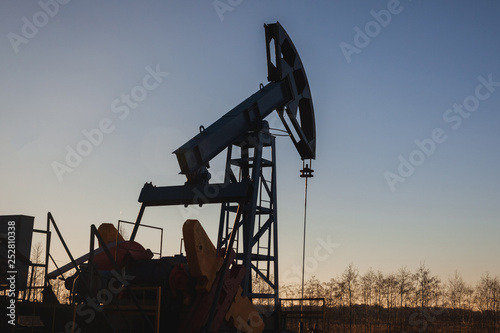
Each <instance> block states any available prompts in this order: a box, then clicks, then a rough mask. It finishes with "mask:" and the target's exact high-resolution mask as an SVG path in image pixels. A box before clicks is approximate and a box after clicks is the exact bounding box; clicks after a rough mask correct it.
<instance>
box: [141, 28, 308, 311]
mask: <svg viewBox="0 0 500 333" xmlns="http://www.w3.org/2000/svg"><path fill="white" fill-rule="evenodd" d="M264 28H265V36H266V54H267V71H268V72H267V73H268V74H267V79H268V81H269V83H268V84H267V85H265V86H263V85H261V87H260V89H259V91H257V92H256V93H254V94H253V95H251V96H250V97H248V98H247V99H246V100H244V101H243V102H241V103H240V104H239V105H237V106H236V107H234V108H233V109H232V110H230V111H229V112H227V113H226V114H225V115H224V116H222V117H221V118H220V119H219V120H217V121H216V122H215V123H213V124H212V125H210V126H209V127H207V128H206V129H204V128H200V133H199V134H198V135H196V136H195V137H194V138H192V139H191V140H189V141H188V142H186V143H185V144H184V145H182V146H181V147H180V148H178V149H177V150H176V151H175V152H174V153H175V154H176V156H177V160H178V162H179V166H180V169H181V173H182V174H184V175H185V176H186V178H187V181H186V183H185V185H182V186H167V187H156V186H153V185H152V184H151V183H147V184H145V186H144V187H143V189H142V191H141V194H140V197H139V202H141V203H142V206H141V209H140V212H139V215H138V218H137V220H136V225H135V228H134V231H133V233H132V236H131V239H132V240H133V239H134V237H135V235H136V232H137V230H138V227H139V224H140V222H141V218H142V215H143V213H144V210H145V208H146V207H150V206H163V205H179V204H181V205H190V204H198V205H203V204H211V203H220V204H221V211H220V221H219V231H218V237H217V247H216V248H217V253H220V251H221V249H223V248H233V245H234V241H235V240H236V239H238V240H239V241H240V242H241V241H242V243H243V244H242V246H240V247H239V249H241V251H240V252H238V253H236V258H235V259H236V262H238V263H241V264H242V265H243V267H244V268H245V274H244V278H243V281H242V284H241V285H242V288H243V295H244V296H248V297H249V298H251V299H258V298H264V299H266V298H271V299H273V300H274V304H275V306H278V303H279V298H278V291H279V290H278V224H277V200H276V195H277V186H276V165H275V159H276V143H275V137H274V136H273V135H272V134H271V133H270V129H269V125H268V123H267V122H266V120H265V118H266V117H267V116H269V115H270V114H271V113H272V112H273V111H275V110H276V111H277V113H278V115H279V117H280V119H281V120H282V122H283V125H284V127H285V129H286V131H287V133H288V135H289V137H290V138H291V140H292V142H293V144H294V145H295V147H296V149H297V151H298V153H299V155H300V157H301V159H302V160H303V161H306V160H309V163H308V164H306V163H303V166H304V168H303V169H302V170H301V173H302V176H303V177H311V176H312V171H313V170H312V169H311V168H310V163H311V162H310V161H311V160H312V159H315V156H316V129H315V119H314V109H313V103H312V97H311V91H310V88H309V84H308V80H307V76H306V73H305V70H304V66H303V64H302V62H301V60H300V57H299V54H298V53H297V50H296V49H295V46H294V44H293V43H292V41H291V39H290V37H289V36H288V34H287V33H286V31H285V30H284V29H283V27H282V26H281V25H280V23H279V22H277V23H274V24H266V25H264ZM225 149H227V158H226V169H225V179H224V182H223V183H214V184H211V183H209V180H210V173H209V172H208V170H207V168H208V167H209V162H210V160H211V159H213V158H214V157H215V156H217V155H218V154H219V153H221V152H222V151H223V150H225ZM238 149H239V150H240V154H239V156H237V154H236V150H238ZM266 150H267V151H268V154H267V155H266V152H265V151H266ZM267 156H269V157H270V158H266V157H267ZM235 169H236V171H237V172H235ZM266 170H268V171H267V172H266ZM240 229H242V233H241V236H240V233H238V232H239V230H240ZM240 237H241V238H240ZM187 242H188V241H187V240H186V243H187ZM262 243H263V244H265V245H264V246H261V244H262ZM235 250H237V251H238V246H237V247H236V249H235ZM186 251H187V250H186ZM188 259H189V255H188ZM221 271H222V272H224V271H223V270H221ZM252 275H256V276H258V277H259V278H261V279H262V280H263V281H264V282H265V283H266V284H267V286H268V287H269V288H266V290H269V291H268V292H266V293H257V292H254V291H253V289H252Z"/></svg>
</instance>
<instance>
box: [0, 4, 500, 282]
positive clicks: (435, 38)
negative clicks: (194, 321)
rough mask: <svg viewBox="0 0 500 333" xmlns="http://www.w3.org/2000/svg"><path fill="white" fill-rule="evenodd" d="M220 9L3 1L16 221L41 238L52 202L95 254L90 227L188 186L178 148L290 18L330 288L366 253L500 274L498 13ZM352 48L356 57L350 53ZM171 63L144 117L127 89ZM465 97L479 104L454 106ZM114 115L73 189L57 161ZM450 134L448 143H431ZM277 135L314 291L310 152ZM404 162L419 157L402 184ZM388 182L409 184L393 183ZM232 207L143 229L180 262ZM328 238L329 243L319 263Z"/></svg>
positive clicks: (483, 9)
mask: <svg viewBox="0 0 500 333" xmlns="http://www.w3.org/2000/svg"><path fill="white" fill-rule="evenodd" d="M221 2H222V3H225V4H227V5H228V6H230V8H231V9H232V10H228V11H225V12H223V13H218V12H217V10H216V8H215V7H214V2H212V1H143V2H138V1H108V2H106V3H102V2H100V1H85V2H77V1H70V2H69V3H65V2H64V1H62V0H61V1H60V2H58V3H57V4H58V5H57V9H56V6H54V3H55V2H54V1H41V2H40V3H42V4H50V5H47V6H45V5H43V6H42V5H40V3H37V2H28V1H16V2H14V1H9V2H2V3H1V4H0V30H1V33H2V38H1V39H0V54H1V55H2V61H1V62H0V73H1V79H0V95H1V100H2V103H1V105H0V117H1V118H0V151H1V153H2V154H1V155H2V158H1V159H0V171H1V177H0V187H1V188H2V191H1V193H0V202H1V203H2V204H1V206H0V207H1V209H0V210H1V213H2V214H25V215H32V216H35V218H36V219H35V223H36V226H37V227H38V228H43V227H44V224H45V216H46V213H47V211H51V212H52V213H53V214H54V216H55V218H56V220H57V222H58V223H59V225H60V228H61V231H62V232H63V234H64V236H65V237H66V238H67V241H68V243H69V244H70V248H71V250H72V251H73V252H74V254H75V255H80V254H83V253H85V252H87V251H88V240H89V234H90V232H89V231H90V228H89V226H90V224H99V223H102V222H113V223H116V221H117V220H118V219H122V220H128V221H134V220H135V218H136V216H137V213H138V211H139V203H138V202H137V198H138V196H139V193H140V190H141V188H142V186H143V184H144V183H145V182H149V181H152V182H153V183H154V184H157V185H176V184H182V183H183V182H184V178H183V177H182V176H180V175H178V172H179V167H178V165H177V162H176V159H175V156H174V155H172V154H171V152H172V151H174V150H175V149H176V148H178V147H179V146H181V145H182V144H183V143H184V142H185V141H187V140H189V138H191V137H192V136H194V135H195V134H196V133H197V131H198V128H199V126H200V125H205V126H208V125H210V124H211V123H212V122H214V121H215V120H217V119H218V118H219V117H220V116H222V115H223V114H224V113H226V112H227V111H229V110H230V109H231V108H232V107H234V106H235V105H237V104H238V103H239V102H241V101H242V100H243V99H245V98H246V97H248V96H249V95H251V94H252V93H254V92H255V91H257V89H258V86H259V84H260V83H264V84H265V83H266V81H267V80H266V75H267V72H266V59H265V42H264V29H263V24H264V23H273V22H276V21H280V23H281V24H282V25H283V26H284V28H285V29H286V30H287V32H288V34H289V35H290V36H291V38H292V40H293V41H294V43H295V46H296V48H297V50H298V52H299V54H300V56H301V59H302V62H303V63H304V66H305V69H306V72H307V75H308V79H309V84H310V86H311V91H312V95H313V102H314V106H315V112H316V122H317V123H316V126H317V160H316V161H315V162H314V165H313V168H314V169H315V177H314V178H312V179H311V180H310V183H309V202H308V231H307V251H308V252H307V255H306V256H307V258H308V263H309V265H310V266H309V269H308V270H307V276H309V277H310V276H312V275H316V276H317V277H318V278H320V279H321V280H328V279H329V278H330V277H333V276H336V275H338V274H339V273H340V272H341V271H342V270H343V269H344V268H345V267H346V266H347V265H348V264H349V263H351V262H352V263H354V264H355V265H356V266H357V267H358V268H359V269H360V271H361V272H364V271H366V270H367V269H368V268H369V267H373V268H374V269H380V270H382V271H384V272H387V273H388V272H391V271H396V270H397V269H398V268H400V267H402V266H407V267H408V268H410V269H414V268H416V267H418V265H419V264H420V263H421V262H425V264H426V265H427V266H428V267H430V268H431V270H432V271H433V273H434V274H437V275H440V276H441V278H442V279H443V280H445V279H447V277H448V276H451V275H452V274H453V273H454V271H455V270H458V271H459V272H460V273H462V275H463V276H464V278H466V280H468V281H470V282H475V281H477V280H478V278H479V276H480V275H481V274H482V273H483V272H485V271H489V272H490V273H492V274H495V275H498V274H500V267H499V265H498V261H497V258H498V255H499V254H500V246H499V245H498V236H499V235H500V226H499V223H498V222H499V217H500V208H499V205H498V199H499V198H500V177H498V174H497V171H498V170H499V166H500V158H499V155H498V146H499V144H500V136H499V134H498V124H499V120H500V115H499V110H498V106H499V104H500V87H499V86H498V85H499V83H497V82H500V63H499V62H498V59H499V58H500V49H499V44H498V36H499V34H500V23H499V22H498V17H499V15H500V5H499V4H497V3H496V2H494V1H474V2H472V1H432V2H431V1H421V0H414V1H408V0H401V1H400V2H397V1H393V0H391V1H385V0H384V1H370V2H368V1H365V2H361V1H349V2H347V1H314V2H306V1H284V0H283V1H248V0H243V1H233V2H230V3H232V4H233V5H229V2H227V1H224V0H221ZM42 7H45V8H48V9H47V10H48V11H49V12H50V13H49V14H51V15H48V14H43V8H42ZM226 8H229V7H226ZM372 11H374V12H375V13H376V14H375V16H378V17H379V19H380V20H382V21H381V22H382V23H383V24H381V23H379V22H377V21H376V19H375V16H374V14H373V13H372ZM381 11H383V12H381ZM391 11H392V12H391ZM40 12H42V14H40ZM384 13H386V14H387V13H390V19H388V17H387V15H386V16H384ZM219 14H220V15H219ZM381 17H382V18H381ZM26 22H28V23H26ZM370 22H372V23H370ZM35 23H36V24H37V25H38V26H37V25H35ZM30 24H31V25H33V26H34V27H35V30H36V31H34V30H33V29H31V30H30V27H29V26H28V25H30ZM383 25H385V26H383ZM367 27H368V31H367V30H366V28H367ZM377 27H378V28H377ZM358 28H359V30H358ZM370 29H372V30H370ZM357 31H362V34H364V35H365V37H363V36H361V35H358V36H357V34H358V32H357ZM360 38H361V39H360ZM363 38H364V39H363ZM367 39H369V43H368V42H367ZM362 40H364V42H363V43H364V44H367V45H364V44H363V43H361V44H360V41H362ZM356 42H358V44H356ZM346 44H349V45H350V46H351V47H352V48H354V47H356V48H357V51H356V52H355V53H352V54H350V56H348V57H346V56H345V54H344V52H343V48H342V47H341V46H342V45H344V47H345V45H346ZM352 48H351V50H352ZM155 70H156V71H157V72H160V73H162V74H161V75H160V77H159V78H158V81H154V80H150V81H148V84H149V85H150V86H152V85H153V84H154V83H158V84H155V85H154V86H155V87H154V89H151V90H148V91H147V96H142V97H143V98H142V97H141V101H140V102H138V103H137V105H134V106H133V107H132V106H127V104H126V102H124V101H123V100H121V98H122V96H123V95H124V94H125V95H127V94H128V95H130V94H131V92H133V89H134V88H136V87H137V86H142V85H143V84H144V82H143V79H144V78H145V76H146V75H148V73H150V71H155ZM166 73H168V74H166ZM479 77H481V78H482V79H478V78H479ZM487 81H490V84H489V85H488V86H485V85H484V82H487ZM478 86H481V87H479V88H478ZM478 89H479V90H478ZM488 89H491V90H488ZM136 90H137V89H136ZM137 91H138V90H137ZM137 91H136V92H137ZM477 91H479V96H482V97H481V98H482V99H479V98H478V97H475V96H476V94H477ZM486 95H487V96H486ZM117 100H118V101H117ZM115 101H117V102H115ZM114 102H115V109H114V108H113V107H112V105H113V103H114ZM464 103H466V104H467V103H469V104H468V106H467V107H468V108H469V109H471V110H472V109H473V110H474V111H470V112H469V111H467V110H465V111H462V112H463V113H462V114H465V115H466V116H462V115H460V113H458V112H455V111H453V108H454V105H455V104H464ZM474 103H476V104H474ZM116 107H122V109H121V111H119V110H117V109H116ZM123 107H125V109H128V112H126V111H125V109H123ZM448 110H451V111H448ZM115 111H116V112H115ZM450 117H454V118H450ZM457 117H460V120H457ZM106 119H107V120H106ZM103 121H104V124H105V126H104V128H106V129H107V130H108V132H109V133H105V134H103V136H102V139H99V140H98V142H99V144H97V145H92V146H91V147H90V151H89V153H88V155H87V156H84V157H82V160H81V161H80V162H79V163H76V162H75V165H76V164H77V165H76V166H75V167H71V170H72V171H71V172H65V173H64V174H62V176H61V177H60V178H61V179H59V178H58V176H57V175H56V172H54V167H53V165H54V162H57V163H61V164H64V163H65V158H66V155H67V147H70V149H77V147H78V145H79V144H80V143H81V142H82V140H85V139H86V137H85V135H84V134H83V131H88V132H92V130H93V129H96V128H99V126H100V124H102V122H103ZM269 121H270V122H271V124H272V125H273V126H279V122H278V120H277V117H276V116H275V115H272V116H270V119H269ZM459 121H460V126H458V125H457V124H458V122H459ZM453 126H455V127H457V128H456V129H454V128H453ZM436 129H437V130H438V131H440V133H441V135H440V136H438V137H439V138H441V142H436V141H434V143H433V144H429V140H432V137H433V135H432V133H433V131H435V130H436ZM443 137H446V139H445V140H444V141H443ZM96 140H97V139H96ZM415 140H418V141H419V142H427V144H428V146H427V147H428V151H427V153H428V154H425V151H423V150H422V149H421V148H419V147H418V146H417V144H416V143H415ZM277 141H278V161H277V163H278V181H279V183H278V191H279V192H278V200H279V206H278V209H279V228H280V265H281V267H280V272H281V276H282V278H283V277H287V280H285V281H284V282H297V281H298V278H297V276H296V274H295V273H293V272H294V271H295V269H294V267H297V266H300V265H301V259H302V256H301V244H302V222H303V221H302V214H303V191H304V183H303V179H300V178H299V177H298V174H299V169H300V168H301V161H300V158H299V156H298V154H297V153H296V151H295V148H294V147H293V145H292V143H291V142H290V140H289V139H288V138H286V137H279V138H278V140H277ZM431 147H433V148H432V149H431ZM84 148H85V147H84ZM84 148H82V149H84ZM87 148H88V147H87ZM222 155H224V154H222ZM224 156H225V155H224ZM224 156H222V157H219V158H217V159H216V160H215V161H214V163H213V164H212V168H211V172H212V174H217V172H220V171H221V170H222V163H223V159H224ZM400 156H401V158H402V159H403V160H405V161H407V162H405V163H411V162H410V160H412V161H413V162H415V164H418V165H415V166H413V169H414V170H413V171H412V172H408V173H407V174H405V175H401V174H400V173H398V168H400V169H401V168H403V169H401V170H403V171H404V167H400V164H401V163H403V162H401V159H400ZM388 172H390V173H392V175H393V176H396V177H400V178H397V179H399V180H404V182H401V181H395V182H393V183H392V186H391V185H390V183H389V182H388V181H387V174H388ZM403 173H404V172H403ZM410 173H411V175H409V174H410ZM391 179H393V180H394V179H396V178H391ZM217 213H218V208H217V207H204V208H203V210H198V209H192V210H182V209H179V208H178V207H170V208H154V209H151V211H147V213H146V215H145V219H144V222H145V223H149V224H154V225H159V226H162V227H163V228H164V229H165V239H164V248H163V253H164V254H174V253H177V252H178V249H179V242H180V238H181V226H182V223H183V222H184V220H185V219H186V217H190V218H198V219H199V220H200V221H201V222H202V224H203V225H204V226H205V228H206V229H207V231H208V232H209V234H210V235H211V236H212V237H213V238H215V233H216V229H217V225H218V216H217ZM139 236H141V235H139ZM147 238H148V237H144V236H143V240H144V242H146V243H147V242H148V241H149V240H148V239H147ZM139 240H141V238H140V237H139ZM325 242H326V243H328V242H330V245H331V246H330V248H329V249H330V250H331V251H330V252H328V251H326V250H325V251H323V250H321V251H322V252H318V251H319V250H318V251H316V252H315V250H316V249H317V248H318V247H321V246H322V245H321V244H325ZM155 244H156V243H155ZM151 246H153V245H151ZM55 248H56V249H57V246H55ZM59 253H60V255H58V256H57V257H58V258H56V259H57V260H59V261H61V262H66V258H65V256H64V254H63V253H62V252H59ZM315 253H316V254H315ZM318 253H321V256H319V257H318V255H317V254H318ZM325 253H327V254H328V255H325V256H323V254H325Z"/></svg>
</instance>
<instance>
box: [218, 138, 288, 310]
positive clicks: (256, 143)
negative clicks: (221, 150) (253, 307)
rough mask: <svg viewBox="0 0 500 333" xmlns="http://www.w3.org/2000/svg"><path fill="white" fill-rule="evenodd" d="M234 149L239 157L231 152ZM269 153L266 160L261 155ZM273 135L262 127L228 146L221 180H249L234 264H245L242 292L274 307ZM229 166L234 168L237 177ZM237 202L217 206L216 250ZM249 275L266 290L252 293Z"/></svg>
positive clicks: (223, 243) (222, 244) (224, 242)
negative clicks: (270, 301)
mask: <svg viewBox="0 0 500 333" xmlns="http://www.w3.org/2000/svg"><path fill="white" fill-rule="evenodd" d="M238 148H239V149H240V151H241V154H240V156H239V157H238V156H236V155H237V153H235V151H236V150H238ZM266 153H267V155H269V156H270V159H266V158H265V156H266ZM275 160H276V149H275V137H274V136H272V135H270V134H269V133H268V132H266V131H265V130H262V131H260V132H257V133H253V134H250V135H249V136H248V137H247V139H246V140H244V141H242V142H240V143H236V144H233V145H231V146H229V147H228V151H227V159H226V172H225V175H226V176H225V180H224V181H225V183H228V184H229V183H234V182H244V181H246V180H247V179H250V180H251V184H252V193H251V195H250V196H249V198H248V200H247V202H245V204H244V210H243V214H242V216H241V219H240V221H239V224H238V225H239V226H240V228H238V234H237V238H236V241H235V243H234V246H233V249H234V250H235V252H236V253H238V254H237V263H239V264H243V265H244V266H245V267H246V269H247V270H246V273H245V277H244V279H243V283H242V287H243V295H245V296H248V297H250V298H252V299H274V307H275V309H277V308H278V306H279V298H278V291H279V290H278V289H279V288H278V224H277V200H276V196H277V186H276V165H275ZM233 167H235V168H236V169H237V171H238V172H237V174H238V178H237V177H236V176H235V172H234V171H233ZM236 208H237V205H235V204H234V203H231V202H225V203H222V205H221V213H220V224H219V233H218V239H217V250H218V251H219V250H220V249H221V248H224V247H225V246H226V245H227V242H228V240H229V237H230V235H231V231H232V225H233V221H234V218H235V216H236ZM252 276H258V277H259V278H261V279H262V280H263V281H264V282H265V283H266V284H267V285H268V286H269V291H266V292H260V293H257V292H254V290H253V289H252Z"/></svg>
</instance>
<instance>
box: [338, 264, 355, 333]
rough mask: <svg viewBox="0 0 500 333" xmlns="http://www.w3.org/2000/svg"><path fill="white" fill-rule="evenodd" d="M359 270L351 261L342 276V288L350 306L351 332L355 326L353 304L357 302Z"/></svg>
mask: <svg viewBox="0 0 500 333" xmlns="http://www.w3.org/2000/svg"><path fill="white" fill-rule="evenodd" d="M358 277H359V271H358V269H357V268H355V267H354V265H353V264H352V263H351V264H349V266H348V267H347V268H346V269H345V271H344V272H343V273H342V277H341V281H340V284H341V289H342V291H343V294H344V298H345V300H346V301H347V305H348V306H349V332H352V326H353V306H354V304H355V302H356V299H357V296H358V285H359V281H358Z"/></svg>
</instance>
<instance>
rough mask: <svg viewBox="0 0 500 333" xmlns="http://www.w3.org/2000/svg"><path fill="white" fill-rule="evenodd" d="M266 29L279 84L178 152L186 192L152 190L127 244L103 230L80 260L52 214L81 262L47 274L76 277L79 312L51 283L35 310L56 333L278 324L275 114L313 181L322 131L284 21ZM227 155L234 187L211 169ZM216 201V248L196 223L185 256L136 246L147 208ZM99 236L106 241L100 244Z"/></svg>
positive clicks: (189, 227) (189, 224) (187, 228)
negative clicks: (214, 179)
mask: <svg viewBox="0 0 500 333" xmlns="http://www.w3.org/2000/svg"><path fill="white" fill-rule="evenodd" d="M264 27H265V35H266V53H267V67H268V80H269V81H270V82H269V83H268V84H267V85H266V86H263V85H261V87H260V89H259V90H258V91H257V92H256V93H254V94H253V95H251V96H250V97H248V98H247V99H246V100H244V101H243V102H242V103H240V104H239V105H238V106H236V107H235V108H233V109H232V110H231V111H229V112H228V113H226V114H225V115H224V116H222V117H221V118H220V119H219V120H217V121H216V122H215V123H213V124H212V125H211V126H209V127H207V128H206V129H205V128H203V127H201V128H200V133H199V134H197V135H196V136H195V137H194V138H192V139H191V140H189V141H188V142H187V143H185V144H184V145H182V146H181V147H180V148H179V149H177V150H176V151H175V152H174V153H175V154H176V156H177V160H178V162H179V165H180V169H181V173H182V174H184V175H185V176H186V178H187V181H186V183H185V184H184V185H180V186H165V187H163V186H162V187H160V186H154V185H153V184H151V183H147V184H145V185H144V187H143V189H142V191H141V193H140V196H139V202H140V203H141V208H140V211H139V214H138V217H137V220H136V222H135V225H134V229H133V232H132V234H131V237H130V239H129V240H128V241H126V240H124V239H123V238H121V236H120V235H119V233H118V231H117V230H116V229H115V228H114V226H112V225H101V226H100V227H99V229H96V228H95V226H92V227H91V245H90V249H91V251H90V253H89V254H87V255H84V256H82V257H80V258H77V259H74V258H73V257H72V256H71V255H70V253H69V250H68V249H67V247H66V245H65V243H64V241H63V239H62V236H61V235H60V233H59V230H58V229H57V225H56V224H55V221H54V219H53V217H52V215H51V214H50V213H49V216H48V222H47V229H48V230H49V229H50V226H51V225H53V226H54V227H55V229H56V232H57V233H58V235H59V237H60V239H61V240H62V241H63V244H64V246H65V248H66V250H67V251H68V254H69V255H70V258H71V263H70V264H68V265H66V266H63V267H61V268H58V269H57V270H56V271H54V272H52V273H49V274H47V273H46V282H45V285H46V287H50V284H49V283H48V281H49V280H50V279H54V278H56V277H58V276H61V275H62V274H63V273H65V272H67V271H68V270H69V269H72V268H74V269H75V270H76V273H75V274H74V275H73V276H71V277H70V278H66V280H65V285H66V287H67V288H68V289H69V290H71V291H72V296H71V304H70V305H69V306H68V305H63V304H58V302H57V300H56V299H55V297H52V296H53V295H52V294H51V290H50V288H45V290H44V301H43V302H42V304H43V306H40V307H39V308H37V310H36V312H37V314H39V315H40V318H41V320H42V322H43V323H44V325H45V327H46V328H47V330H48V331H51V332H98V331H103V332H109V331H115V332H139V331H144V332H147V331H153V332H218V331H231V330H233V331H234V330H235V329H237V330H240V331H243V332H262V331H263V330H264V329H271V330H273V331H277V330H278V329H279V320H278V318H277V315H278V314H277V311H276V310H277V309H278V307H279V297H278V227H277V201H276V192H277V189H276V187H277V185H276V168H275V158H276V145H275V136H274V135H273V134H271V132H270V131H271V130H272V129H270V128H269V125H268V123H267V121H266V120H265V118H266V117H267V116H268V115H270V114H271V113H272V112H273V111H275V110H276V111H277V113H278V115H279V117H280V118H281V120H282V121H283V124H284V127H285V129H286V131H287V134H288V135H289V136H290V138H291V139H292V142H293V143H294V145H295V147H296V149H297V151H298V153H299V155H300V156H301V159H302V160H303V170H302V171H301V172H302V176H305V177H310V176H312V170H311V169H310V162H311V160H312V159H314V158H315V150H316V133H315V121H314V111H313V104H312V98H311V93H310V89H309V84H308V82H307V77H306V73H305V71H304V67H303V65H302V62H301V60H300V58H299V55H298V53H297V51H296V49H295V47H294V45H293V43H292V41H291V40H290V38H289V36H288V35H287V33H286V32H285V30H284V29H283V28H282V26H281V25H280V24H279V23H278V22H277V23H275V24H268V25H265V26H264ZM223 150H227V159H226V167H225V172H224V180H223V181H222V182H219V183H210V179H211V176H210V173H209V172H208V168H209V162H210V161H211V160H212V159H213V158H214V157H215V156H217V155H218V154H219V153H221V152H222V151H223ZM307 160H309V164H306V161H307ZM214 203H216V204H221V210H220V221H219V229H218V235H217V241H216V244H213V243H212V241H211V240H210V238H209V237H208V235H207V234H206V232H205V231H204V229H203V227H202V226H201V224H200V222H199V221H197V220H187V221H186V222H185V224H184V226H183V237H184V238H183V239H184V247H185V250H186V256H184V255H182V254H179V255H175V256H173V257H162V258H160V259H152V258H153V254H152V253H151V251H149V250H146V249H144V248H143V247H142V246H141V245H140V244H138V243H137V242H135V238H136V235H137V233H138V231H139V228H140V226H141V220H142V216H143V214H144V211H145V209H146V208H147V207H152V206H169V205H185V206H187V205H200V206H201V205H205V204H214ZM47 232H48V235H49V234H50V232H49V231H47ZM94 238H97V239H98V241H99V247H98V248H97V249H94V244H93V242H94ZM49 243H50V241H49ZM46 261H48V257H47V260H46ZM46 268H47V266H45V269H46ZM252 279H258V280H259V281H260V282H261V287H260V288H259V290H254V289H253V288H252V286H253V281H252ZM262 285H263V287H262ZM141 288H143V289H142V293H141V292H138V290H141ZM148 288H153V289H149V290H148ZM155 288H156V289H155ZM137 295H142V296H140V297H139V296H137ZM145 300H147V301H148V302H149V303H144V302H145ZM250 300H253V301H254V303H253V304H252V302H251V301H250ZM48 303H52V304H53V307H49V306H47V304H48ZM264 303H265V304H271V309H270V310H269V314H266V315H263V313H262V311H263V310H262V309H260V310H259V308H258V304H264ZM151 305H152V307H151ZM54 307H55V308H57V309H58V311H57V312H56V311H55V310H53V309H54ZM68 307H69V308H68ZM151 308H153V309H155V310H151ZM155 311H156V312H155ZM131 318H136V319H133V320H131ZM127 319H128V320H127Z"/></svg>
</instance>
